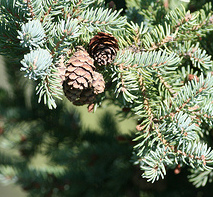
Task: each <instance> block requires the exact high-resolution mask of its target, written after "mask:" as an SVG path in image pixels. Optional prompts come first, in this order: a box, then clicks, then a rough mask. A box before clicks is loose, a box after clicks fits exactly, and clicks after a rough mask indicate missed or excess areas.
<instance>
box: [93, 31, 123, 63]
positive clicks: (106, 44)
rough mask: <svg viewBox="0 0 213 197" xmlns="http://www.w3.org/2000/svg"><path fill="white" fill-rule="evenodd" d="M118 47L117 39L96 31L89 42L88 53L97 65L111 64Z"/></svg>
mask: <svg viewBox="0 0 213 197" xmlns="http://www.w3.org/2000/svg"><path fill="white" fill-rule="evenodd" d="M118 49H119V48H118V41H117V39H116V38H115V37H114V36H113V35H111V34H108V33H104V32H98V34H97V35H95V36H94V37H93V38H92V39H91V40H90V43H89V54H90V55H91V57H92V58H93V59H94V60H95V62H97V64H98V65H99V66H102V65H107V64H111V63H112V62H113V60H114V59H115V57H116V55H117V51H118Z"/></svg>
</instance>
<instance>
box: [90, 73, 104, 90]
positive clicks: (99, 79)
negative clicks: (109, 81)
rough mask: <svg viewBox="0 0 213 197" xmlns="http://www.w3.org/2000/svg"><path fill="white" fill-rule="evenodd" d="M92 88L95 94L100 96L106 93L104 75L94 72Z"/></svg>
mask: <svg viewBox="0 0 213 197" xmlns="http://www.w3.org/2000/svg"><path fill="white" fill-rule="evenodd" d="M92 87H93V91H94V93H95V94H100V93H102V92H104V89H105V81H104V78H103V75H102V74H101V73H98V72H94V75H93V81H92Z"/></svg>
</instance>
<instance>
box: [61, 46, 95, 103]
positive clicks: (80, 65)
mask: <svg viewBox="0 0 213 197" xmlns="http://www.w3.org/2000/svg"><path fill="white" fill-rule="evenodd" d="M94 70H95V66H94V65H93V60H92V59H91V58H90V56H89V54H88V53H87V52H86V50H85V49H84V48H83V47H77V51H76V52H75V53H74V54H73V56H72V57H71V58H70V59H69V61H68V62H67V67H66V72H65V80H64V82H63V90H64V93H65V96H66V97H67V98H68V99H69V100H70V101H71V102H74V101H75V100H76V99H78V98H79V97H80V96H81V93H82V91H83V90H85V89H88V88H91V87H92V81H93V75H94Z"/></svg>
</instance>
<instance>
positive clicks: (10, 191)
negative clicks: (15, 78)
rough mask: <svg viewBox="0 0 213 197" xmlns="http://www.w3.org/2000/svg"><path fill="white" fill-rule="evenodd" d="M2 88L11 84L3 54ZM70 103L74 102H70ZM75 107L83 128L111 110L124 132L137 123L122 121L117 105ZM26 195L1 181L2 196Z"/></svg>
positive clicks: (0, 65)
mask: <svg viewBox="0 0 213 197" xmlns="http://www.w3.org/2000/svg"><path fill="white" fill-rule="evenodd" d="M0 89H5V90H7V91H8V92H10V85H9V83H8V79H7V73H6V71H5V64H4V60H3V57H2V56H0ZM32 95H35V93H34V92H33V93H32ZM0 105H1V104H0ZM70 105H72V104H71V103H70ZM73 107H74V106H73ZM75 108H76V109H77V110H78V111H79V112H80V116H81V120H82V122H83V128H88V127H89V128H92V129H98V124H97V120H98V119H97V117H100V116H102V115H103V113H105V112H106V111H110V112H111V113H112V115H113V116H114V117H113V118H114V119H116V120H118V125H119V130H120V131H121V132H122V133H127V132H129V131H130V130H133V129H134V128H135V125H136V123H135V122H134V121H133V120H125V121H122V120H121V118H119V117H118V116H117V115H116V110H117V109H116V107H115V106H107V104H105V105H103V106H102V108H99V109H97V110H96V112H95V113H88V111H87V106H81V107H75ZM0 140H1V139H0ZM41 159H42V158H38V161H35V162H38V163H40V161H41ZM26 196H27V194H26V193H25V192H24V191H23V190H22V189H21V188H20V187H18V186H17V185H14V184H10V185H5V184H3V183H1V182H0V197H26Z"/></svg>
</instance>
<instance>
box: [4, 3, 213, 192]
mask: <svg viewBox="0 0 213 197" xmlns="http://www.w3.org/2000/svg"><path fill="white" fill-rule="evenodd" d="M112 5H113V6H112ZM97 32H105V33H109V34H112V35H113V36H114V37H115V38H116V39H117V40H118V45H119V51H118V53H117V56H116V58H115V59H114V61H113V62H112V63H111V64H110V65H107V66H104V67H103V68H101V67H100V66H97V65H96V66H97V70H98V71H99V72H100V73H101V74H102V75H103V77H104V80H105V82H106V89H105V92H104V93H102V94H100V95H98V97H97V99H96V102H95V103H94V105H95V106H94V109H97V108H98V107H101V106H102V103H103V102H104V101H108V102H109V103H110V104H113V105H117V106H119V109H120V111H119V112H118V114H121V115H122V116H123V117H124V118H127V117H132V118H133V119H137V121H138V123H137V126H136V129H137V132H135V133H136V137H135V138H134V137H133V134H132V133H131V134H130V135H129V136H125V137H123V136H122V139H124V142H123V143H121V142H120V141H119V140H115V139H117V138H116V136H117V137H118V136H119V135H120V134H119V133H118V129H117V128H116V126H115V125H116V123H115V122H114V121H113V119H112V118H110V115H109V114H106V115H105V116H104V117H103V118H102V119H101V118H100V122H101V123H100V130H101V131H100V133H97V132H94V131H91V130H88V131H84V130H83V128H82V126H81V124H80V119H79V118H78V117H77V116H76V113H74V112H70V111H69V110H67V109H65V106H66V105H64V104H62V101H60V100H61V99H64V100H65V97H63V94H62V89H63V88H62V85H61V76H60V73H59V71H58V65H59V62H60V61H61V57H63V58H64V64H65V65H66V62H67V61H68V60H69V58H70V57H71V56H72V54H73V53H74V52H75V47H76V46H78V45H81V46H83V47H84V48H85V49H88V45H89V42H90V39H91V38H93V37H94V35H96V34H97ZM212 35H213V11H212V4H211V3H210V2H208V1H202V2H199V3H198V1H196V0H191V1H190V2H189V3H184V4H181V0H179V1H172V0H171V1H166V0H165V1H163V0H160V1H154V0H146V1H143V0H126V9H125V10H122V9H120V10H116V2H115V4H114V3H112V2H110V3H105V1H104V0H71V1H67V0H60V1H58V0H45V1H42V0H23V1H22V0H0V54H1V55H4V56H6V57H7V58H10V60H11V57H12V58H13V62H14V65H15V66H16V67H15V68H14V70H15V71H12V69H11V68H12V65H11V68H8V73H9V75H10V80H11V84H12V85H13V86H15V83H14V81H13V80H15V77H16V76H15V72H16V73H19V74H18V75H22V73H23V72H25V76H26V77H28V78H29V79H32V80H34V81H35V82H34V85H35V87H34V89H35V90H36V91H35V92H36V94H37V95H38V96H37V97H36V98H37V99H38V102H39V103H40V102H41V101H43V102H44V104H45V105H47V106H48V108H45V107H44V106H43V105H42V104H40V105H38V104H35V103H33V105H32V107H31V109H28V108H26V106H25V103H24V98H22V97H23V96H22V97H21V96H20V94H21V93H23V92H24V88H23V89H22V88H20V89H19V87H18V86H17V84H16V86H17V87H16V88H15V89H14V90H13V91H14V96H16V97H17V98H19V102H20V103H17V106H15V105H14V106H10V103H8V102H6V105H2V106H0V114H1V118H0V123H1V124H2V125H3V126H1V124H0V128H1V127H2V128H3V130H5V132H4V134H3V137H4V139H3V140H2V143H1V146H2V147H3V148H4V149H14V148H15V149H18V150H19V153H17V152H16V153H15V156H13V157H14V158H15V159H14V158H11V155H10V154H8V155H7V154H5V153H4V152H2V153H1V158H2V161H1V165H0V173H1V174H2V175H3V176H4V177H11V178H10V179H11V180H12V181H17V182H18V183H19V184H21V185H22V186H23V188H25V189H26V190H30V195H31V196H38V193H37V190H40V191H41V193H42V192H43V193H42V194H41V193H40V196H96V195H97V193H96V192H97V191H96V190H97V189H98V192H99V194H100V196H124V195H126V196H128V195H129V196H131V195H133V193H134V192H133V188H134V187H137V186H136V185H134V184H133V185H134V187H133V188H132V189H131V187H132V185H131V184H132V183H130V182H129V180H130V177H131V176H132V174H134V173H135V169H136V168H135V166H139V167H140V169H141V171H140V173H141V174H142V177H143V178H146V180H148V181H150V182H152V183H154V182H156V181H157V180H159V179H164V178H165V176H166V174H167V172H168V170H169V169H173V170H177V168H178V169H180V168H184V167H186V166H188V167H189V168H190V173H191V174H190V175H189V176H188V178H189V181H190V182H192V183H193V185H195V186H196V187H200V186H205V185H206V184H207V183H208V182H211V181H212V177H213V172H212V169H213V150H212V144H213V142H212V125H213V122H212V117H213V103H212V100H213V76H212V75H213V74H212V73H213V68H212V66H213V62H212V54H213V46H212V42H211V41H212ZM11 61H12V60H11ZM8 66H10V65H8ZM17 69H18V70H20V71H22V72H19V71H17ZM18 78H19V77H18ZM18 84H19V83H18ZM6 97H7V95H6V93H5V92H4V91H1V95H0V99H1V102H5V101H4V100H5V99H6ZM41 106H42V107H41ZM49 109H54V110H52V111H51V112H49V111H50V110H49ZM97 110H98V109H97ZM49 113H51V115H50V116H49V117H46V114H49ZM133 138H134V142H131V139H133ZM133 144H134V148H133ZM109 152H111V154H109V155H108V154H107V153H109ZM20 153H21V156H20V155H18V154H20ZM104 153H106V155H105V154H104ZM36 154H41V155H46V156H47V158H48V165H46V166H44V167H42V168H39V169H37V168H35V167H30V162H31V160H32V158H33V157H35V156H36ZM130 158H131V159H130ZM130 160H131V161H133V162H132V163H131V161H130ZM133 163H134V164H135V166H134V165H133ZM88 166H89V167H88ZM88 168H89V169H90V170H89V171H88V170H87V169H88ZM136 171H137V170H136ZM107 172H109V173H107ZM124 172H128V173H129V174H128V173H124ZM96 173H98V174H99V179H96V177H95V176H96ZM137 173H138V171H137ZM35 175H36V176H35ZM79 175H82V177H80V176H79ZM33 177H34V178H33ZM141 179H142V178H141ZM55 184H56V185H55ZM79 184H80V185H81V187H79V186H78V185H79ZM48 185H51V186H49V187H48ZM103 185H104V186H103ZM115 188H116V190H115ZM123 188H126V189H125V191H122V189H123ZM138 188H139V189H140V187H138ZM113 192H114V193H113ZM132 192H133V193H132ZM128 193H131V194H128ZM135 195H136V196H139V195H140V192H139V190H137V192H136V194H135Z"/></svg>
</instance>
